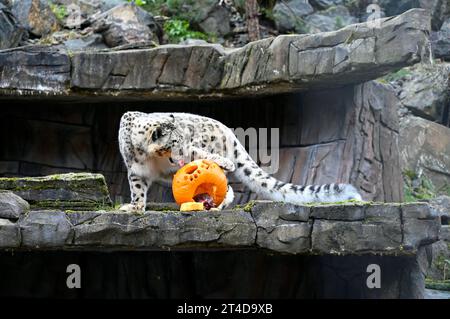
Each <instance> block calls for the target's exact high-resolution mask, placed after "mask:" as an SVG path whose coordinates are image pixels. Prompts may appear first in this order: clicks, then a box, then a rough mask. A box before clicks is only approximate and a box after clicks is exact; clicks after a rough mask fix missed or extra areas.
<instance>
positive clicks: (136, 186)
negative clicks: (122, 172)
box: [120, 172, 151, 212]
mask: <svg viewBox="0 0 450 319" xmlns="http://www.w3.org/2000/svg"><path fill="white" fill-rule="evenodd" d="M128 183H129V184H130V193H131V203H130V204H126V205H123V206H122V207H121V208H120V210H124V211H136V212H144V211H145V205H146V203H147V191H148V188H149V187H150V185H151V181H150V180H148V179H147V178H145V177H142V176H139V175H136V174H134V173H130V172H128Z"/></svg>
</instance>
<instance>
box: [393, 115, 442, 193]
mask: <svg viewBox="0 0 450 319" xmlns="http://www.w3.org/2000/svg"><path fill="white" fill-rule="evenodd" d="M398 144H399V148H400V167H401V168H402V171H404V172H405V171H409V172H414V173H415V174H416V175H417V177H418V178H421V179H427V180H429V181H430V182H431V184H432V185H431V186H430V188H431V190H434V191H435V192H437V193H439V191H444V192H445V191H446V189H448V186H449V185H450V178H449V176H450V155H449V154H450V130H449V129H448V128H447V127H445V126H442V125H440V124H437V123H433V122H431V121H428V120H425V119H422V118H419V117H414V116H405V117H403V118H401V120H400V136H399V143H398Z"/></svg>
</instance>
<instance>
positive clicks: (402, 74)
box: [378, 68, 412, 83]
mask: <svg viewBox="0 0 450 319" xmlns="http://www.w3.org/2000/svg"><path fill="white" fill-rule="evenodd" d="M411 74H412V72H411V71H410V70H408V69H406V68H405V69H400V70H398V71H396V72H392V73H389V74H388V75H385V76H384V77H382V78H380V79H379V80H378V81H379V82H382V83H389V82H395V81H398V80H401V79H404V78H406V77H407V76H409V75H411Z"/></svg>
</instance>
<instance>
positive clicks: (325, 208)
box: [311, 204, 364, 221]
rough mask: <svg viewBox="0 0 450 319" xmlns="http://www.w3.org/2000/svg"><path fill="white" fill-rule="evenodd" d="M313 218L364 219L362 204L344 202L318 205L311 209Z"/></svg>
mask: <svg viewBox="0 0 450 319" xmlns="http://www.w3.org/2000/svg"><path fill="white" fill-rule="evenodd" d="M311 217H313V218H314V219H329V220H341V221H357V220H363V219H364V206H363V205H360V204H344V205H342V206H336V205H333V204H330V205H320V206H314V207H312V209H311Z"/></svg>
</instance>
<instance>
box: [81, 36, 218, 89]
mask: <svg viewBox="0 0 450 319" xmlns="http://www.w3.org/2000/svg"><path fill="white" fill-rule="evenodd" d="M222 56H223V49H222V47H221V46H218V45H201V46H177V45H167V46H161V47H158V48H155V49H150V50H132V51H118V52H114V53H111V52H93V53H91V52H81V53H79V54H75V55H74V57H73V60H72V65H73V71H74V72H73V77H72V85H73V86H74V87H79V88H84V89H98V88H101V89H104V90H108V89H115V90H132V89H145V90H152V89H158V88H161V89H163V88H167V89H169V90H170V89H175V91H177V90H182V91H185V90H195V91H209V90H211V89H212V88H214V87H216V86H217V85H218V83H219V82H220V79H221V75H222V72H221V63H222V62H221V57H222ZM130 59H131V60H133V61H134V64H133V65H130V64H129V63H127V62H126V61H130ZM137 66H139V67H137Z"/></svg>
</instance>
